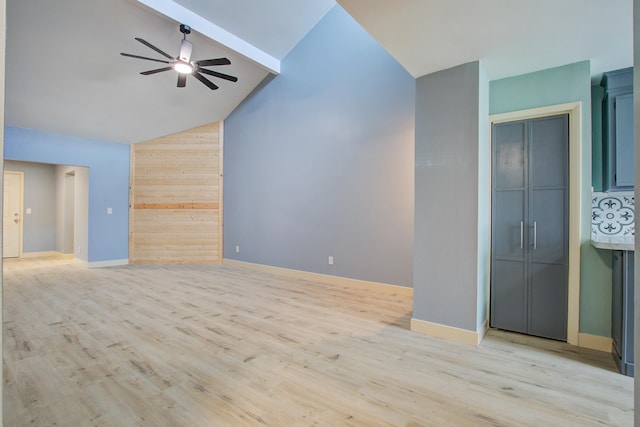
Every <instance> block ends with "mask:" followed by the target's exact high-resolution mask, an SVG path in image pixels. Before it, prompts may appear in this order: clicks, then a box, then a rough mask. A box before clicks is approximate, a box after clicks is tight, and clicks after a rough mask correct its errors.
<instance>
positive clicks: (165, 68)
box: [140, 67, 171, 76]
mask: <svg viewBox="0 0 640 427" xmlns="http://www.w3.org/2000/svg"><path fill="white" fill-rule="evenodd" d="M169 70H171V67H163V68H156V69H155V70H149V71H143V72H141V73H140V74H142V75H143V76H149V75H151V74H155V73H161V72H163V71H169Z"/></svg>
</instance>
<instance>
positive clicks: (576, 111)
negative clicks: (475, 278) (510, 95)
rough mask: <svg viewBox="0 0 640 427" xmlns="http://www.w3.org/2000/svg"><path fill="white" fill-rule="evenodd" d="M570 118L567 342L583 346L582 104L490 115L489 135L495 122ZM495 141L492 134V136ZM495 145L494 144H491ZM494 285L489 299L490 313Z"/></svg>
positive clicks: (573, 103) (576, 103)
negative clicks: (581, 341)
mask: <svg viewBox="0 0 640 427" xmlns="http://www.w3.org/2000/svg"><path fill="white" fill-rule="evenodd" d="M557 114H568V115H569V284H568V285H569V289H568V295H567V300H568V307H567V342H568V343H569V344H573V345H579V331H580V227H581V224H582V218H581V212H580V205H581V202H582V186H583V185H582V184H583V182H582V180H583V177H582V173H581V167H582V115H581V114H582V103H581V102H571V103H567V104H559V105H551V106H548V107H540V108H532V109H529V110H520V111H513V112H509V113H503V114H493V115H491V116H489V121H490V123H489V132H491V128H492V126H491V125H493V124H495V123H503V122H511V121H516V120H526V119H533V118H537V117H545V116H553V115H557ZM489 141H492V140H491V135H490V136H489ZM490 143H491V142H490ZM490 304H491V286H489V298H487V313H489V312H490V311H489V310H490Z"/></svg>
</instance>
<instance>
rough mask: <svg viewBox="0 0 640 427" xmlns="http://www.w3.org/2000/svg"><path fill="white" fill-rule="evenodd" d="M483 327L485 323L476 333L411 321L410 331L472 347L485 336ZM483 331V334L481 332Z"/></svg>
mask: <svg viewBox="0 0 640 427" xmlns="http://www.w3.org/2000/svg"><path fill="white" fill-rule="evenodd" d="M485 325H486V322H485V323H484V324H483V327H482V328H481V332H480V333H478V332H475V331H469V330H467V329H460V328H456V327H453V326H447V325H442V324H440V323H433V322H428V321H426V320H421V319H416V318H412V319H411V330H412V331H414V332H418V333H421V334H424V335H429V336H432V337H436V338H442V339H445V340H449V341H455V342H459V343H462V344H468V345H474V346H477V345H479V344H480V341H482V338H484V335H485V334H486V330H484V326H485ZM483 330H484V332H482V331H483Z"/></svg>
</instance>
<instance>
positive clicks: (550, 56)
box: [5, 0, 632, 143]
mask: <svg viewBox="0 0 640 427" xmlns="http://www.w3.org/2000/svg"><path fill="white" fill-rule="evenodd" d="M338 3H340V5H341V6H342V7H344V8H345V9H346V10H347V11H348V12H349V13H350V14H351V15H352V16H353V17H354V18H355V19H356V20H357V21H358V22H359V23H360V24H361V25H362V26H363V27H364V28H365V29H366V30H367V31H368V32H369V33H370V34H371V35H372V36H373V37H374V38H375V39H376V40H377V41H378V42H379V43H380V44H381V45H382V46H383V47H385V48H386V49H387V51H388V52H389V53H390V54H391V55H392V56H394V57H395V58H396V60H398V62H399V63H400V64H402V65H403V66H404V67H405V68H406V69H407V70H408V71H409V72H410V73H411V74H412V75H413V76H414V77H419V76H422V75H424V74H428V73H431V72H434V71H438V70H441V69H445V68H449V67H452V66H455V65H459V64H461V63H465V62H469V61H474V60H478V59H480V60H482V62H483V64H484V66H485V68H486V70H487V72H488V74H489V77H490V78H491V79H496V78H501V77H505V76H509V75H515V74H521V73H525V72H530V71H535V70H539V69H544V68H549V67H553V66H558V65H563V64H567V63H571V62H575V61H579V60H585V59H590V60H592V71H593V74H594V79H597V76H598V74H599V73H601V72H602V71H606V70H611V69H616V68H622V67H627V66H630V65H631V63H632V13H631V12H632V1H631V0H608V1H606V2H602V1H595V0H589V1H585V0H563V1H562V2H558V1H556V0H538V1H535V2H534V1H530V0H483V1H482V2H478V1H477V0H396V1H393V2H390V1H388V0H338ZM334 6H335V2H334V0H269V1H264V0H234V1H228V0H175V1H173V0H92V1H86V0H56V1H55V2H54V1H41V0H15V1H9V2H7V57H6V66H7V71H6V106H5V114H6V118H5V120H6V124H7V125H11V126H18V127H24V128H30V129H38V130H43V131H47V132H55V133H62V134H69V135H74V136H80V137H86V138H95V139H100V140H105V141H114V142H122V143H133V142H139V141H145V140H148V139H152V138H155V137H158V136H162V135H167V134H170V133H174V132H178V131H181V130H184V129H189V128H193V127H196V126H199V125H202V124H206V123H211V122H215V121H218V120H221V119H224V118H226V117H227V116H228V115H229V114H230V112H231V111H233V109H234V108H235V107H236V106H237V105H238V104H239V103H240V102H242V100H243V99H245V98H246V96H247V95H248V94H249V93H250V92H251V91H252V90H253V89H255V88H256V87H257V86H258V85H259V84H260V82H261V81H262V80H263V79H264V78H265V77H267V76H268V75H270V74H277V73H278V72H279V62H280V61H281V60H283V59H284V58H285V56H286V55H287V53H288V52H289V51H291V49H293V48H294V47H295V46H296V44H297V43H298V42H299V41H300V40H301V39H302V38H303V37H304V36H305V35H306V34H307V32H308V31H310V29H311V28H313V26H314V25H315V24H316V23H317V22H318V21H319V20H320V19H322V17H323V16H324V15H325V14H326V13H327V12H328V11H329V10H330V9H331V8H332V7H334ZM185 20H188V21H189V22H185ZM181 22H182V23H186V24H189V25H191V26H192V27H193V29H194V31H193V32H192V33H191V34H190V35H189V36H188V39H189V40H190V41H192V42H193V44H194V51H193V56H192V57H193V58H194V59H208V58H217V57H227V58H229V59H230V60H231V62H232V64H231V65H227V66H220V67H215V68H216V70H217V71H220V72H223V73H226V74H231V75H234V76H237V77H238V78H239V81H238V82H237V83H232V82H228V81H225V80H220V79H217V78H215V77H212V78H211V80H213V81H214V82H215V83H216V84H217V85H218V86H220V89H219V90H216V91H211V90H209V89H208V88H207V87H205V86H204V85H203V84H202V83H200V82H199V81H197V80H196V79H194V78H192V77H189V79H188V81H187V87H186V88H184V89H179V88H176V75H175V73H174V72H173V71H171V72H164V73H158V74H154V75H150V76H142V75H140V74H139V73H140V72H141V71H145V70H150V69H153V68H158V67H157V66H156V65H159V64H156V63H153V62H150V61H144V60H139V59H134V58H125V57H122V56H120V54H119V53H120V52H128V53H132V54H136V55H141V56H148V57H154V58H162V57H160V56H159V55H158V54H157V53H155V52H154V51H152V50H150V49H149V48H148V47H146V46H144V45H142V44H141V43H138V42H137V41H135V40H134V37H141V38H143V39H145V40H147V41H149V42H151V43H153V44H154V45H156V46H157V47H159V48H160V49H162V50H165V51H166V52H167V53H169V54H170V55H177V53H178V50H179V46H180V39H181V38H182V34H180V32H179V31H178V26H179V23H181ZM160 66H161V65H160ZM337 66H339V65H337Z"/></svg>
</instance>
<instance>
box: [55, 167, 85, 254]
mask: <svg viewBox="0 0 640 427" xmlns="http://www.w3.org/2000/svg"><path fill="white" fill-rule="evenodd" d="M68 173H73V174H75V176H74V178H73V181H74V186H73V196H71V197H70V195H68V194H66V190H67V187H66V180H67V179H68V178H66V175H67V174H68ZM55 180H56V233H55V235H56V251H58V252H61V253H73V256H74V258H76V259H79V260H82V261H87V258H88V257H87V248H88V244H89V168H86V167H83V166H67V165H57V166H56V167H55ZM69 199H71V200H73V202H74V203H73V206H72V207H67V203H66V202H67V200H69ZM68 208H71V209H73V213H72V215H71V216H72V217H73V233H72V235H73V238H72V239H73V240H72V241H69V239H67V238H66V230H65V229H66V227H65V209H68Z"/></svg>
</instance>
